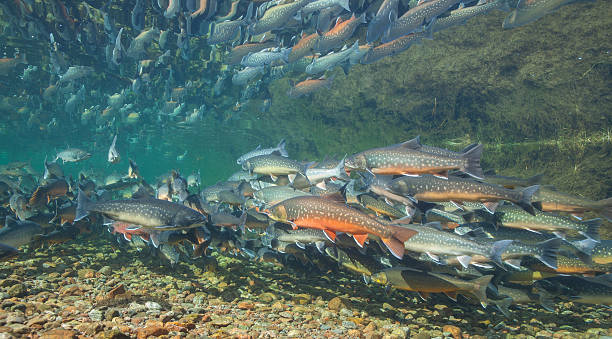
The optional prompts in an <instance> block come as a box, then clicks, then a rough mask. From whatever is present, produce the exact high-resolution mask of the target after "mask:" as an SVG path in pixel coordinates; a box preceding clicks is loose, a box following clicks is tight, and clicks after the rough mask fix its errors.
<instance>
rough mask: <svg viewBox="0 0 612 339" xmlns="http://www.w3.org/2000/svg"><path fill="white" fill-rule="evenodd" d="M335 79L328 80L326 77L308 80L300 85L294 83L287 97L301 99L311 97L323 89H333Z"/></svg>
mask: <svg viewBox="0 0 612 339" xmlns="http://www.w3.org/2000/svg"><path fill="white" fill-rule="evenodd" d="M333 81H334V77H333V76H332V77H330V78H329V79H326V78H325V76H321V77H320V78H318V79H311V78H307V79H306V80H304V81H300V82H298V83H292V84H291V88H290V89H289V90H288V91H287V95H288V96H289V97H290V98H299V97H302V96H306V95H310V94H312V93H314V92H317V91H319V90H321V89H323V88H327V89H329V88H331V85H332V82H333Z"/></svg>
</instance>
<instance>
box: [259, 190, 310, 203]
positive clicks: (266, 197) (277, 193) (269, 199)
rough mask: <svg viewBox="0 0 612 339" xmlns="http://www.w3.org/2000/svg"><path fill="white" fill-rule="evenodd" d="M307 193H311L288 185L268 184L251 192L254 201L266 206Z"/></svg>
mask: <svg viewBox="0 0 612 339" xmlns="http://www.w3.org/2000/svg"><path fill="white" fill-rule="evenodd" d="M308 195H312V194H310V193H307V192H304V191H300V190H297V189H295V188H291V187H288V186H270V187H265V188H262V189H259V190H257V191H255V192H254V193H253V197H254V198H255V200H256V201H258V202H261V203H263V204H264V205H267V206H273V205H276V204H278V203H279V202H281V201H283V200H287V199H290V198H295V197H302V196H308Z"/></svg>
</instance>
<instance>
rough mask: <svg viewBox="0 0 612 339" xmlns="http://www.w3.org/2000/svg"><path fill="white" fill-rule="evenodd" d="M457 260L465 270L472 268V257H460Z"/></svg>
mask: <svg viewBox="0 0 612 339" xmlns="http://www.w3.org/2000/svg"><path fill="white" fill-rule="evenodd" d="M457 260H458V261H459V263H460V264H461V266H463V268H467V267H468V266H470V262H471V261H472V257H470V256H469V255H460V256H458V257H457Z"/></svg>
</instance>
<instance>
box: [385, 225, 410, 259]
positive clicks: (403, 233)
mask: <svg viewBox="0 0 612 339" xmlns="http://www.w3.org/2000/svg"><path fill="white" fill-rule="evenodd" d="M388 227H391V228H392V231H393V236H392V237H391V238H386V239H382V241H383V243H384V244H385V245H386V246H387V248H389V251H391V253H392V254H393V255H394V256H395V257H397V258H398V259H402V258H403V257H404V250H405V248H404V242H406V241H408V239H410V238H412V237H413V236H414V235H416V234H417V232H416V231H415V230H413V229H410V228H406V227H402V226H397V225H388Z"/></svg>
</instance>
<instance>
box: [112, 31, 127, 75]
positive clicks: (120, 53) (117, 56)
mask: <svg viewBox="0 0 612 339" xmlns="http://www.w3.org/2000/svg"><path fill="white" fill-rule="evenodd" d="M122 35H123V27H121V29H120V30H119V34H117V38H116V39H115V47H114V48H113V57H112V61H113V63H114V64H115V65H117V66H119V65H120V64H121V62H122V61H123V57H124V56H125V49H124V48H123V45H122V44H121V36H122Z"/></svg>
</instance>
